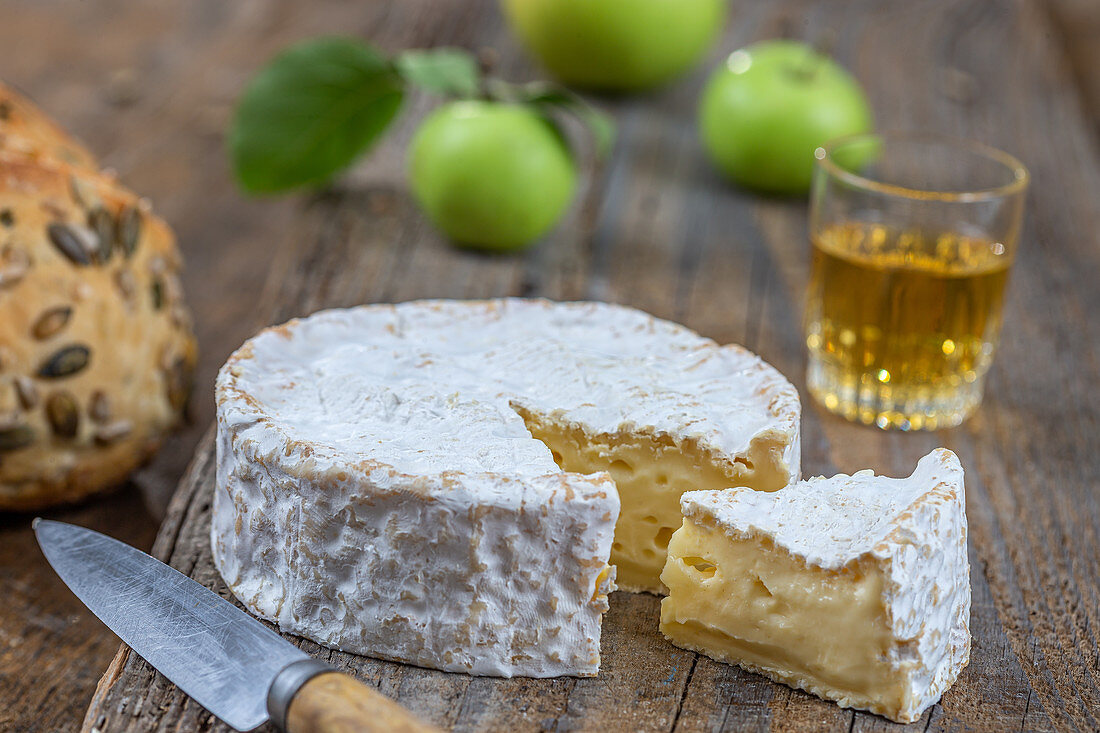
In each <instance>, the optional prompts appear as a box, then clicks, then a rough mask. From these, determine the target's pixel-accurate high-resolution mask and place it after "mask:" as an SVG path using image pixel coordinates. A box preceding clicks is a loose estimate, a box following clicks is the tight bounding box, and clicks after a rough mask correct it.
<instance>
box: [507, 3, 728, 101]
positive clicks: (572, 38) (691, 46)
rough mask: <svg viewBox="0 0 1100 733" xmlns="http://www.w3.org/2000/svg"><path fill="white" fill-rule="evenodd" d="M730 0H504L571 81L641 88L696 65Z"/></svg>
mask: <svg viewBox="0 0 1100 733" xmlns="http://www.w3.org/2000/svg"><path fill="white" fill-rule="evenodd" d="M726 3H727V0H501V4H502V5H503V7H504V11H505V15H507V17H508V19H509V21H510V22H511V25H512V27H513V28H514V29H515V31H516V33H517V34H518V35H519V36H520V38H521V39H522V40H523V42H524V43H525V44H526V45H527V47H528V48H530V49H531V51H532V52H533V53H534V54H535V56H537V57H538V59H539V60H540V61H542V63H543V65H544V66H545V67H546V68H547V69H549V70H550V72H551V73H552V74H554V75H555V76H557V77H558V78H559V79H560V80H561V81H563V82H565V83H566V84H571V85H574V86H578V87H585V88H588V89H599V90H606V91H635V90H639V89H646V88H649V87H654V86H657V85H659V84H662V83H664V82H666V81H669V80H670V79H672V78H673V77H675V76H678V75H679V74H681V73H683V72H684V71H686V70H687V69H688V68H690V67H691V66H692V65H693V64H694V63H695V62H696V61H698V60H699V57H700V56H702V55H703V54H704V53H705V52H706V50H707V49H708V48H710V45H711V43H712V42H713V41H714V39H715V37H716V36H717V35H718V33H719V31H721V29H722V26H723V24H724V21H725V17H726Z"/></svg>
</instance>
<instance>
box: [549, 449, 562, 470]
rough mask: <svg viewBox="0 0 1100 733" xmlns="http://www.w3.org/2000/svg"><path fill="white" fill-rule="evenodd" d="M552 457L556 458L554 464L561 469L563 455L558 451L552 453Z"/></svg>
mask: <svg viewBox="0 0 1100 733" xmlns="http://www.w3.org/2000/svg"><path fill="white" fill-rule="evenodd" d="M550 455H552V456H554V463H556V464H558V468H561V467H562V465H561V453H558V452H557V451H556V450H552V451H550Z"/></svg>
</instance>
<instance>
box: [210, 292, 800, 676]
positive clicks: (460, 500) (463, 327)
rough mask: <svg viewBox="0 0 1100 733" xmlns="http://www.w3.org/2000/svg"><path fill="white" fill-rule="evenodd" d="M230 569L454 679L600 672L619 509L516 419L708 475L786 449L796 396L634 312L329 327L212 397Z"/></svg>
mask: <svg viewBox="0 0 1100 733" xmlns="http://www.w3.org/2000/svg"><path fill="white" fill-rule="evenodd" d="M217 410H218V482H217V483H218V485H217V491H216V493H215V499H214V510H213V513H214V521H213V527H212V542H213V554H214V560H215V563H216V565H217V567H218V569H219V571H220V572H221V573H222V575H223V577H224V578H225V580H226V583H227V584H228V585H229V587H230V589H231V590H232V591H233V593H234V594H235V595H236V596H237V597H238V598H239V599H240V600H241V601H242V602H244V603H245V604H246V605H247V606H248V607H249V608H250V609H252V610H253V611H255V612H256V613H258V614H260V615H262V616H264V617H266V618H269V619H272V620H274V621H276V622H278V624H279V626H280V628H281V629H283V630H285V631H290V632H293V633H296V634H300V635H303V636H306V637H308V638H311V639H314V640H316V641H318V642H320V643H322V644H325V645H327V646H331V647H335V648H339V649H342V650H346V651H351V652H356V653H362V654H368V655H372V656H378V657H383V658H387V659H394V660H398V661H402V662H409V663H413V664H418V665H422V666H427V667H434V668H439V669H444V670H449V671H461V672H469V673H472V674H483V675H500V676H512V675H524V676H534V677H549V676H558V675H565V674H573V675H592V674H595V673H596V671H597V670H598V665H599V654H598V649H599V627H600V619H601V615H602V613H603V612H604V611H605V610H606V608H607V601H606V593H607V592H608V590H609V589H610V588H611V587H612V577H613V571H612V572H608V569H607V567H606V564H607V561H608V558H609V554H610V547H611V543H612V533H613V528H614V525H615V521H616V518H617V516H618V514H619V499H618V495H617V493H616V491H615V487H614V484H613V482H612V481H611V479H610V477H609V475H608V474H607V473H603V472H601V473H594V474H589V475H582V474H576V473H567V472H563V471H562V470H561V469H560V468H559V467H558V465H557V464H556V463H555V461H554V457H553V455H552V453H551V451H550V449H549V448H548V447H547V446H546V445H545V444H544V443H542V442H540V441H538V440H535V439H534V438H533V437H532V435H531V433H530V432H529V431H528V429H527V427H526V425H525V423H524V420H523V418H522V417H521V414H520V413H524V412H525V413H528V414H534V415H539V416H545V417H546V418H548V419H551V420H553V421H558V422H561V423H563V424H568V425H573V426H579V427H581V428H583V430H584V432H585V433H586V434H591V435H614V434H620V433H625V432H629V431H632V430H643V431H646V432H647V433H651V434H663V435H669V436H671V437H672V438H673V439H675V440H689V439H690V440H692V441H695V442H696V443H697V444H698V445H700V446H702V447H704V448H705V449H706V450H709V451H712V452H713V453H715V454H717V455H727V456H730V457H731V459H732V457H733V456H736V455H739V454H743V453H745V452H746V451H747V450H748V449H749V447H750V446H751V445H753V444H754V441H761V440H771V441H772V442H773V443H775V444H782V445H785V446H786V447H785V450H784V451H783V455H782V461H783V462H784V464H785V465H786V466H787V467H788V468H789V472H790V473H791V474H792V475H797V471H798V440H797V435H798V417H799V406H798V398H797V394H796V393H795V391H794V389H793V388H792V387H791V386H790V384H789V383H787V382H786V380H785V379H784V378H783V377H782V376H781V375H780V374H779V373H778V372H776V371H775V370H774V369H772V368H771V367H770V366H768V365H767V364H765V363H764V362H763V361H761V360H760V359H759V358H758V357H756V356H755V355H753V354H751V353H750V352H748V351H746V350H744V349H742V348H741V347H737V346H724V347H719V346H717V345H716V344H714V343H713V342H712V341H710V340H708V339H705V338H702V337H700V336H698V335H696V334H694V333H693V332H691V331H689V330H688V329H686V328H683V327H681V326H677V325H675V324H671V323H667V322H664V321H660V320H657V319H654V318H652V317H651V316H648V315H646V314H644V313H641V312H639V311H636V310H632V309H629V308H623V307H618V306H610V305H604V304H595V303H575V304H555V303H551V302H547V301H527V300H519V299H509V300H498V301H482V302H456V301H420V302H414V303H406V304H401V305H397V306H389V305H380V306H365V307H360V308H354V309H348V310H335V311H326V312H322V313H319V314H316V315H314V316H311V317H310V318H307V319H304V320H296V321H292V322H290V323H288V324H286V325H284V326H280V327H277V328H273V329H268V330H267V331H265V332H263V333H261V334H260V335H258V336H257V337H255V338H253V339H252V340H250V341H249V342H248V343H246V344H245V345H244V346H243V347H242V348H241V349H239V350H238V351H237V352H236V353H235V354H234V355H233V356H232V357H231V358H230V359H229V361H228V362H227V363H226V365H225V366H224V367H223V369H222V371H221V372H220V374H219V377H218V382H217Z"/></svg>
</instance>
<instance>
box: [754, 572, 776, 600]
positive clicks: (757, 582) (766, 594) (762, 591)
mask: <svg viewBox="0 0 1100 733" xmlns="http://www.w3.org/2000/svg"><path fill="white" fill-rule="evenodd" d="M752 589H753V591H754V592H755V593H756V595H757V596H760V597H761V598H771V597H772V592H771V591H770V590H768V586H766V585H764V581H763V580H761V579H760V578H759V577H756V576H754V577H753V579H752Z"/></svg>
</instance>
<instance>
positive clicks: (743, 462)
mask: <svg viewBox="0 0 1100 733" xmlns="http://www.w3.org/2000/svg"><path fill="white" fill-rule="evenodd" d="M733 462H734V463H740V464H741V465H742V466H744V467H745V468H747V469H749V470H750V471H751V470H753V468H754V466H753V464H752V461H750V460H749V459H748V458H743V457H742V456H737V457H736V458H734V459H733Z"/></svg>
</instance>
